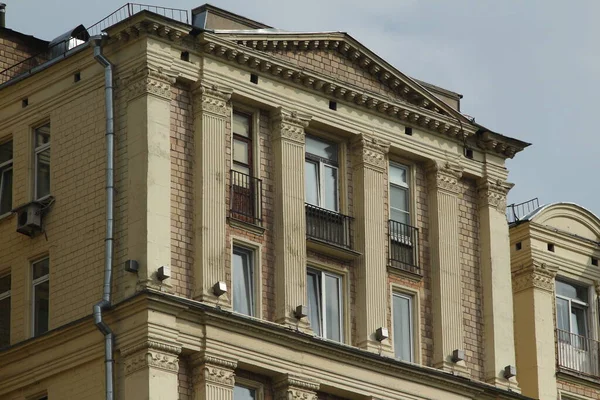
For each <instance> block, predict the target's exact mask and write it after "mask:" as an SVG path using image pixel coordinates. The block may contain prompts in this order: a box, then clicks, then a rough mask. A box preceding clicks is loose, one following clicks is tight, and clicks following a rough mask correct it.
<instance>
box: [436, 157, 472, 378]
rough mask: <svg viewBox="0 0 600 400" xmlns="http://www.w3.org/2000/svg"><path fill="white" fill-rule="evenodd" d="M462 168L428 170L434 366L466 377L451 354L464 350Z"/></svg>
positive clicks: (443, 165)
mask: <svg viewBox="0 0 600 400" xmlns="http://www.w3.org/2000/svg"><path fill="white" fill-rule="evenodd" d="M461 176H462V169H461V167H460V166H459V165H456V164H451V163H449V162H435V163H434V164H433V165H432V166H431V167H429V169H428V178H429V210H430V213H431V214H430V217H431V218H430V228H429V229H430V240H429V242H430V244H431V286H432V287H431V290H432V297H433V366H434V367H436V368H442V369H444V370H448V371H453V372H457V373H463V374H467V373H468V369H467V368H466V365H465V363H464V361H459V362H457V363H454V362H453V361H452V352H453V351H454V350H464V329H463V310H462V285H461V266H460V247H459V242H458V240H459V239H458V238H459V229H458V194H459V192H460V185H459V179H460V178H461Z"/></svg>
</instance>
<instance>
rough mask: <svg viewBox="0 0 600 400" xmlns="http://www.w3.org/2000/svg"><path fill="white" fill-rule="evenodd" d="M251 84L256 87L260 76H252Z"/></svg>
mask: <svg viewBox="0 0 600 400" xmlns="http://www.w3.org/2000/svg"><path fill="white" fill-rule="evenodd" d="M250 82H252V83H254V84H255V85H258V75H256V74H250Z"/></svg>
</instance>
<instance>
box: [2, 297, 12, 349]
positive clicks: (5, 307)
mask: <svg viewBox="0 0 600 400" xmlns="http://www.w3.org/2000/svg"><path fill="white" fill-rule="evenodd" d="M8 345H10V297H6V298H4V299H3V300H0V348H2V347H5V346H8Z"/></svg>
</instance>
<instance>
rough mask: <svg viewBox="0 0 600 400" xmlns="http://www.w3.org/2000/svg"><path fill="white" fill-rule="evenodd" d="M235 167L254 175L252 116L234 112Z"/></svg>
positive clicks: (241, 171) (239, 170)
mask: <svg viewBox="0 0 600 400" xmlns="http://www.w3.org/2000/svg"><path fill="white" fill-rule="evenodd" d="M232 131H233V169H234V170H235V171H238V172H240V173H242V174H245V175H249V176H252V116H251V115H248V114H242V113H239V112H234V113H233V128H232Z"/></svg>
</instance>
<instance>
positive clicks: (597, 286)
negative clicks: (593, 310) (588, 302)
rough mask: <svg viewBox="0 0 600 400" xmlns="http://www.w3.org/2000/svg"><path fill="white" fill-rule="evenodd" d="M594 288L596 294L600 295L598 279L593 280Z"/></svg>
mask: <svg viewBox="0 0 600 400" xmlns="http://www.w3.org/2000/svg"><path fill="white" fill-rule="evenodd" d="M594 289H595V290H596V295H597V296H600V281H594Z"/></svg>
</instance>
